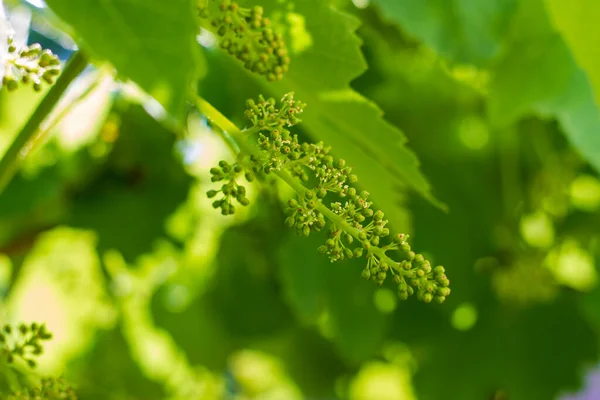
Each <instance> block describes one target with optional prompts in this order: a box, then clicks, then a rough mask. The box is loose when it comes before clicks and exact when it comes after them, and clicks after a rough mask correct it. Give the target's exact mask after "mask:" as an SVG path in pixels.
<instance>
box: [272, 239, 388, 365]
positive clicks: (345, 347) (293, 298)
mask: <svg viewBox="0 0 600 400" xmlns="http://www.w3.org/2000/svg"><path fill="white" fill-rule="evenodd" d="M324 240H325V238H324V237H322V235H318V234H313V235H310V236H309V237H308V238H290V240H288V241H287V242H286V243H285V244H284V245H283V246H282V247H281V251H280V259H281V261H282V262H281V273H280V276H281V283H282V285H283V289H284V292H285V295H286V297H287V300H288V302H289V303H290V305H291V306H292V308H293V309H294V310H295V311H296V313H297V314H298V315H299V316H300V318H301V319H302V320H303V321H304V323H308V324H311V325H314V324H316V323H317V321H318V320H319V318H321V317H322V315H323V313H324V312H325V313H326V315H327V320H328V322H327V326H328V328H329V330H330V333H331V340H332V342H333V343H334V344H335V345H336V347H337V349H338V351H339V352H340V353H341V354H342V355H343V356H344V357H345V359H346V360H347V361H349V362H350V363H358V362H360V361H363V360H365V359H367V358H369V357H372V356H374V355H375V354H376V353H377V351H378V350H379V347H380V345H381V342H382V340H383V338H384V336H385V333H386V326H387V323H386V322H387V319H386V316H385V315H384V314H382V313H381V312H380V311H379V310H378V309H377V308H376V307H375V305H374V303H373V292H374V290H375V285H373V284H372V283H370V282H365V281H363V280H361V278H360V272H361V271H362V268H364V264H365V261H364V260H363V259H352V260H344V261H339V262H335V263H331V262H329V260H328V259H327V257H326V256H323V255H321V254H318V252H317V247H318V246H319V245H320V244H322V243H323V241H324Z"/></svg>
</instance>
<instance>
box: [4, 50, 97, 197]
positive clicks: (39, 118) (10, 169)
mask: <svg viewBox="0 0 600 400" xmlns="http://www.w3.org/2000/svg"><path fill="white" fill-rule="evenodd" d="M87 64H88V61H87V57H86V56H85V55H84V54H83V53H81V52H80V51H77V52H75V53H74V54H73V56H72V57H71V58H70V59H69V62H68V63H67V65H66V66H65V68H64V70H63V72H62V74H61V75H60V76H59V77H58V79H57V80H56V83H55V84H54V85H52V87H51V88H50V90H49V91H48V93H47V94H46V96H45V97H44V98H43V99H42V101H41V102H40V104H39V105H38V106H37V108H36V109H35V111H34V112H33V114H32V115H31V116H30V117H29V120H28V121H27V123H26V124H25V126H24V127H23V128H22V129H21V131H20V132H19V134H18V135H17V137H16V138H15V139H14V140H13V142H12V143H11V145H10V147H9V148H8V150H7V151H6V153H5V154H4V156H3V157H2V159H0V193H2V192H3V191H4V189H5V188H6V186H7V185H8V183H9V182H10V180H11V179H12V177H13V176H14V174H15V172H16V171H17V170H18V169H19V167H20V165H21V164H22V162H23V160H24V159H25V158H26V157H27V156H28V155H29V153H30V152H31V149H32V147H33V145H34V143H35V142H36V140H37V135H38V134H39V132H40V125H41V124H42V123H43V122H44V120H46V119H47V118H48V116H49V115H50V113H51V112H52V110H53V109H54V107H55V106H56V104H57V103H58V101H59V100H60V98H61V97H62V95H63V94H64V93H65V91H66V90H67V88H68V87H69V85H70V84H71V83H72V82H73V81H74V80H75V78H77V76H79V74H80V73H81V72H82V71H83V70H84V69H85V67H86V66H87Z"/></svg>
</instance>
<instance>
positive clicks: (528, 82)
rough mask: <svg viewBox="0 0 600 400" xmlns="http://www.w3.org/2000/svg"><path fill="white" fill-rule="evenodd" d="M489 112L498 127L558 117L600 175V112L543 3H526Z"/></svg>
mask: <svg viewBox="0 0 600 400" xmlns="http://www.w3.org/2000/svg"><path fill="white" fill-rule="evenodd" d="M541 66H543V68H541ZM523 71H530V72H529V73H524V72H523ZM489 112H490V118H491V120H492V123H494V124H495V125H497V126H503V125H507V124H509V123H511V122H512V121H514V120H516V119H518V118H520V117H522V116H524V115H526V114H527V113H530V112H534V113H538V114H540V115H543V116H548V117H556V119H557V120H558V121H559V122H560V124H561V126H562V129H563V131H564V133H565V135H566V136H567V137H568V138H569V140H570V141H571V143H572V144H573V146H574V147H575V148H576V149H577V150H578V151H579V152H580V153H581V154H582V155H583V156H584V157H586V158H587V160H588V161H589V162H590V163H591V164H592V165H593V166H594V167H595V168H596V169H597V170H599V171H600V136H598V135H597V134H596V132H598V131H599V130H600V112H599V110H598V107H597V105H596V103H595V101H594V94H593V91H592V88H591V87H590V84H589V81H588V78H587V77H586V75H585V72H584V71H583V70H582V69H581V68H579V67H578V66H577V64H576V62H575V60H574V59H573V56H572V55H571V53H570V51H569V48H568V47H567V45H566V44H565V42H564V40H563V39H562V37H561V36H560V35H559V34H558V33H557V32H556V31H554V29H553V28H552V26H551V24H550V21H549V20H548V17H547V14H546V12H545V9H544V7H543V4H542V3H541V1H531V2H526V3H523V7H521V8H520V10H519V13H518V15H517V16H516V17H515V21H514V27H513V32H512V35H511V40H509V42H508V48H507V51H506V53H505V55H504V57H502V59H501V60H500V61H499V62H498V64H497V65H496V66H495V74H494V78H493V79H492V81H491V83H490V99H489Z"/></svg>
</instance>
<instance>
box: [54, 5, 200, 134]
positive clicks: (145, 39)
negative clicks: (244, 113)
mask: <svg viewBox="0 0 600 400" xmlns="http://www.w3.org/2000/svg"><path fill="white" fill-rule="evenodd" d="M47 3H48V6H50V8H51V9H52V10H53V11H54V12H55V13H56V14H58V16H59V17H60V18H61V19H63V20H64V21H65V22H66V23H67V24H69V25H70V26H71V27H72V28H73V30H74V32H75V37H74V39H75V40H76V41H79V42H81V45H82V47H83V48H84V49H85V50H87V51H89V52H90V53H91V54H92V55H94V56H96V57H98V58H100V59H103V60H108V61H109V62H111V63H112V64H113V65H114V66H115V68H116V69H117V71H118V72H119V74H120V75H122V76H125V77H127V78H130V79H131V80H133V81H134V82H135V83H137V84H138V85H139V86H140V87H141V88H142V89H144V90H145V91H146V92H147V93H148V94H150V95H151V96H153V97H154V98H155V99H156V100H158V101H159V103H161V104H162V106H163V107H164V108H165V109H166V110H167V112H169V113H170V114H171V116H173V117H174V118H176V120H178V121H180V122H181V120H182V119H183V117H184V114H185V101H186V97H187V96H188V95H189V93H190V90H191V89H192V87H193V84H194V82H195V81H196V80H197V78H198V77H199V75H200V73H201V72H202V69H203V62H202V59H201V58H200V55H199V50H198V45H197V43H196V35H197V33H198V28H197V24H196V22H195V20H194V16H195V13H194V9H193V7H192V2H191V1H190V0H174V1H168V2H165V1H161V0H104V1H97V0H79V1H70V0H48V1H47Z"/></svg>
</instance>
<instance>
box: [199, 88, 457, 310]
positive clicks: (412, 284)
mask: <svg viewBox="0 0 600 400" xmlns="http://www.w3.org/2000/svg"><path fill="white" fill-rule="evenodd" d="M246 106H247V110H246V116H247V117H248V119H249V120H250V122H251V123H252V128H250V129H249V130H248V131H247V132H248V133H250V132H253V133H258V145H259V146H258V147H259V152H258V153H257V154H251V155H250V156H249V159H250V163H249V164H244V165H251V168H252V170H253V171H255V172H262V173H265V174H268V173H271V172H274V171H275V172H277V173H279V174H280V175H281V174H288V175H287V176H289V178H290V179H293V178H296V179H298V180H299V182H297V184H293V187H294V189H295V190H296V196H295V198H292V199H290V200H289V201H288V202H287V207H286V208H285V214H286V216H287V217H286V219H285V223H286V225H287V226H289V227H290V228H294V229H295V230H296V232H297V233H298V234H299V235H303V236H308V235H310V233H311V232H318V231H321V230H323V229H325V228H326V226H327V225H328V229H327V231H326V232H327V239H326V241H325V244H324V245H322V246H320V247H319V248H318V251H319V252H320V253H322V254H324V255H327V256H328V257H329V259H330V261H332V262H334V261H339V260H344V259H350V258H361V257H364V258H366V266H365V268H364V269H363V271H362V274H361V276H362V277H363V278H364V279H367V280H372V281H374V282H375V283H376V284H378V285H382V284H383V282H384V281H385V280H386V279H387V278H388V277H391V278H392V281H393V282H394V283H395V284H396V285H397V287H398V296H399V297H400V298H401V299H407V298H408V297H409V296H411V295H413V294H416V297H417V298H418V299H419V300H421V301H424V302H426V303H430V302H431V301H433V300H436V301H437V302H439V303H442V302H444V300H445V299H446V297H447V296H448V295H449V294H450V288H449V285H450V281H449V279H448V278H447V277H446V274H445V270H444V267H442V266H438V267H435V268H433V267H432V266H431V263H430V262H429V261H428V260H426V259H425V257H424V256H423V255H422V254H415V252H414V251H412V249H411V246H410V245H409V243H408V235H406V234H397V235H392V234H391V232H390V229H389V228H388V227H387V224H388V221H387V219H385V215H384V213H383V211H381V210H374V209H373V207H372V203H371V202H370V201H369V193H368V192H367V191H364V190H363V191H361V192H359V191H358V190H357V189H356V187H354V184H355V183H356V182H358V177H357V176H356V175H354V174H353V173H352V167H350V166H348V165H347V163H346V161H345V160H343V159H338V160H336V159H335V158H334V157H333V155H332V154H331V149H330V148H329V147H326V146H324V145H323V143H322V142H320V143H317V144H314V143H300V142H299V140H298V136H297V135H294V134H292V133H291V132H290V131H289V130H288V128H289V127H291V126H293V125H295V124H297V123H299V122H300V119H299V118H298V114H300V113H302V111H303V110H304V107H305V104H303V103H301V102H299V101H297V100H295V99H294V95H293V93H288V94H286V95H285V96H283V98H282V100H281V102H280V103H279V104H277V102H276V101H275V100H274V99H268V100H267V99H265V98H264V97H262V96H260V97H259V98H258V100H257V101H254V100H248V101H247V103H246ZM240 154H242V153H240ZM241 157H242V156H238V162H240V161H239V160H240V159H241ZM241 170H242V168H240V172H241ZM211 172H212V171H211ZM214 174H216V175H218V177H219V178H221V177H226V175H225V174H224V173H223V172H221V171H220V170H217V171H215V172H214ZM309 175H310V176H312V180H311V178H310V176H309ZM227 177H228V176H227ZM286 179H287V178H286ZM288 182H289V180H288ZM307 182H314V186H313V187H312V188H310V189H309V188H308V187H306V186H305V185H304V184H305V183H307ZM216 193H217V192H216V191H211V192H209V197H210V196H211V195H212V196H215V195H216ZM326 200H327V202H328V205H326V203H325V201H326ZM219 204H220V203H219ZM216 207H217V206H216Z"/></svg>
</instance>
